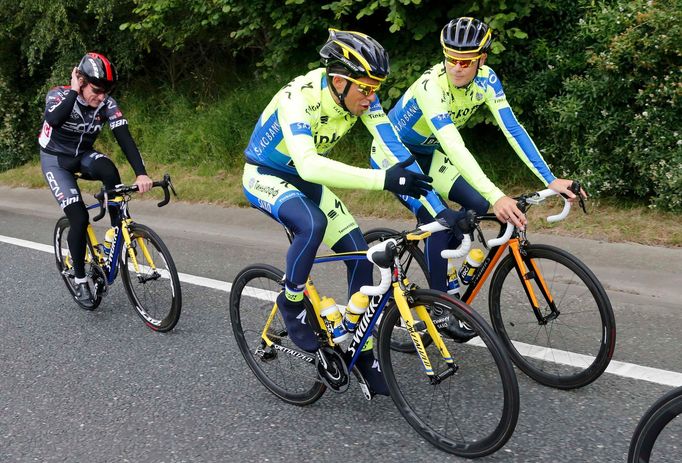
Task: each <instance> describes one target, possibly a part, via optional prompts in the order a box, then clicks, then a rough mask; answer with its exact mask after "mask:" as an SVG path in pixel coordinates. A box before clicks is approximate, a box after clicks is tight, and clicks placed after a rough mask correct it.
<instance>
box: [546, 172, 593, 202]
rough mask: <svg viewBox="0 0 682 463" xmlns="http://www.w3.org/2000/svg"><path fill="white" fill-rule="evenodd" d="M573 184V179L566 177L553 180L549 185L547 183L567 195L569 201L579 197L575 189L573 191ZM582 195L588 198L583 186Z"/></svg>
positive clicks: (551, 187) (552, 188) (550, 187)
mask: <svg viewBox="0 0 682 463" xmlns="http://www.w3.org/2000/svg"><path fill="white" fill-rule="evenodd" d="M572 184H573V180H568V179H565V178H557V179H554V181H552V183H550V184H549V185H547V188H549V189H551V190H554V191H556V192H557V193H561V194H562V195H564V196H565V197H567V198H568V201H569V202H571V203H572V202H574V201H576V200H577V199H578V197H577V196H576V195H575V193H574V192H573V191H571V185H572ZM580 196H582V197H583V198H587V193H585V190H583V188H582V187H580Z"/></svg>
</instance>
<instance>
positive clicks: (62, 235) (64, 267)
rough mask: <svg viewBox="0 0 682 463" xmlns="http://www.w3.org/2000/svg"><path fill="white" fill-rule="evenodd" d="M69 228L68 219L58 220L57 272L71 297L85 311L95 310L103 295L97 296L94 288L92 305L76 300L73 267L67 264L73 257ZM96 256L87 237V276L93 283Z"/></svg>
mask: <svg viewBox="0 0 682 463" xmlns="http://www.w3.org/2000/svg"><path fill="white" fill-rule="evenodd" d="M69 227H70V224H69V219H68V218H67V217H61V218H60V219H59V220H57V223H56V225H55V227H54V233H53V236H52V243H53V246H54V256H55V262H56V264H57V270H58V271H59V275H60V276H61V277H62V280H64V284H65V285H66V287H67V289H68V290H69V293H71V296H72V297H73V300H74V301H75V302H76V304H78V305H79V306H80V307H82V308H83V309H85V310H95V309H96V308H97V307H99V305H100V303H101V302H102V295H101V294H97V292H96V291H95V290H94V288H93V287H92V286H91V287H90V291H91V292H92V294H93V295H94V296H95V299H94V300H93V301H92V304H85V303H83V302H81V301H79V300H78V299H76V287H75V280H74V278H75V275H74V274H73V267H71V266H70V265H68V264H67V262H65V261H67V260H68V259H70V257H71V252H70V250H69V243H68V240H67V236H68V229H69ZM94 255H95V254H94V252H93V250H92V244H91V243H90V239H89V238H88V237H87V236H86V247H85V256H86V262H85V276H87V277H89V278H90V280H91V281H92V279H93V277H94V274H95V273H96V272H95V269H94V268H93V264H92V262H94Z"/></svg>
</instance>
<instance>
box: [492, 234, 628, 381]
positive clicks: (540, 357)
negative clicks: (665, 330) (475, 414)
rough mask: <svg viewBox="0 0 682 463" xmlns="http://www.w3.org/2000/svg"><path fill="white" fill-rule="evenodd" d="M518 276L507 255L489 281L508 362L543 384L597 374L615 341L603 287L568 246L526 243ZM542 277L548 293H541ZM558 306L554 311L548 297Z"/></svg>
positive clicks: (494, 318) (495, 323) (591, 377)
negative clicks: (533, 298)
mask: <svg viewBox="0 0 682 463" xmlns="http://www.w3.org/2000/svg"><path fill="white" fill-rule="evenodd" d="M525 253H526V255H525V257H524V262H525V264H526V267H528V269H529V270H530V272H529V273H528V274H527V275H525V276H521V275H520V274H519V271H518V270H517V268H516V261H515V260H514V257H513V256H512V255H511V254H510V255H508V256H506V257H505V258H504V259H503V260H502V261H501V262H500V264H499V265H498V267H497V270H496V271H495V274H494V275H493V277H492V280H491V281H490V298H489V304H490V317H491V320H492V324H493V326H494V327H495V331H497V333H498V334H499V335H500V339H501V340H502V342H503V343H504V344H505V347H506V348H507V350H508V351H509V355H510V356H511V359H512V361H513V362H514V363H515V364H516V366H518V367H519V368H520V369H521V370H522V371H523V372H524V373H526V374H527V375H528V376H530V377H531V378H533V379H534V380H535V381H538V382H539V383H541V384H544V385H546V386H551V387H556V388H559V389H572V388H577V387H582V386H585V385H587V384H589V383H591V382H592V381H594V380H595V379H597V378H598V377H599V376H600V375H601V374H602V373H603V372H604V370H605V369H606V367H607V366H608V364H609V362H610V361H611V357H612V356H613V349H614V346H615V344H616V322H615V320H614V316H613V310H612V308H611V302H610V301H609V298H608V296H607V295H606V292H605V291H604V288H603V287H602V285H601V283H600V282H599V280H598V279H597V277H596V276H595V275H594V274H593V273H592V272H591V271H590V269H588V268H587V267H586V266H585V264H583V263H582V262H581V261H580V260H578V259H577V258H576V257H575V256H573V255H571V254H569V253H568V252H566V251H563V250H561V249H558V248H555V247H553V246H545V245H528V246H527V247H526V248H525ZM522 278H523V279H526V281H529V282H530V283H531V286H532V288H533V292H534V293H535V295H536V297H537V300H538V304H539V306H540V313H541V316H542V319H541V320H540V321H539V320H538V318H537V317H536V314H535V313H534V312H533V309H532V307H531V304H530V302H529V297H528V296H527V295H526V292H525V289H524V284H523V283H522V281H523V280H522ZM542 280H544V282H545V284H546V286H547V288H548V290H549V294H550V295H551V297H550V298H548V297H543V295H542V293H541V290H540V286H541V284H540V282H541V281H542ZM550 299H551V301H552V302H553V304H554V305H555V307H556V311H555V312H553V311H552V309H551V304H550V302H549V300H550Z"/></svg>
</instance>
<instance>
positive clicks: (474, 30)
mask: <svg viewBox="0 0 682 463" xmlns="http://www.w3.org/2000/svg"><path fill="white" fill-rule="evenodd" d="M492 41H493V39H492V30H491V29H490V28H489V27H488V25H487V24H486V23H484V22H482V21H479V20H478V19H476V18H468V17H465V18H457V19H453V20H452V21H450V22H449V23H447V24H446V25H445V27H444V28H443V30H442V31H441V32H440V43H441V45H443V51H445V52H450V53H476V54H481V53H487V52H488V50H489V49H490V44H491V43H492Z"/></svg>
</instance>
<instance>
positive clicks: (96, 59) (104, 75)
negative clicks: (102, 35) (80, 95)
mask: <svg viewBox="0 0 682 463" xmlns="http://www.w3.org/2000/svg"><path fill="white" fill-rule="evenodd" d="M78 71H79V72H80V73H81V75H82V76H83V77H84V78H85V80H87V81H88V82H90V83H91V84H93V85H95V86H97V87H99V88H101V89H104V90H105V91H107V92H110V91H111V90H112V89H113V88H114V85H115V84H116V81H117V80H118V74H117V73H116V68H115V67H114V64H113V63H112V62H111V61H109V60H108V59H107V58H106V57H105V56H104V55H100V54H99V53H86V54H85V56H83V59H81V62H80V63H79V64H78Z"/></svg>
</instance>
